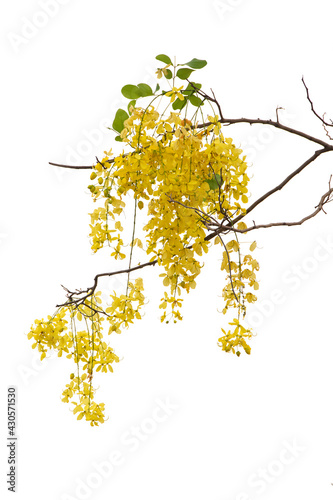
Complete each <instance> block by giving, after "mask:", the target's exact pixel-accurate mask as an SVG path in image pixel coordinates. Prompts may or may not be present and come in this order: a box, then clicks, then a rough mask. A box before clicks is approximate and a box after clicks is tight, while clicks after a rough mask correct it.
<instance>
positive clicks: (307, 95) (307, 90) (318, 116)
mask: <svg viewBox="0 0 333 500" xmlns="http://www.w3.org/2000/svg"><path fill="white" fill-rule="evenodd" d="M302 82H303V85H304V87H305V90H306V97H307V99H308V101H309V103H310V106H311V111H312V112H313V114H314V115H315V116H316V117H317V118H318V119H319V120H320V121H321V123H322V124H323V127H324V130H325V132H326V135H327V137H328V138H329V139H331V141H332V140H333V137H331V136H330V134H329V133H328V130H327V128H326V127H333V121H332V120H330V121H331V123H328V122H327V121H326V120H324V116H325V114H324V115H323V116H320V115H319V114H318V113H317V111H316V110H315V109H314V106H313V102H312V100H311V98H310V93H309V89H308V87H307V85H306V83H305V80H304V77H303V76H302Z"/></svg>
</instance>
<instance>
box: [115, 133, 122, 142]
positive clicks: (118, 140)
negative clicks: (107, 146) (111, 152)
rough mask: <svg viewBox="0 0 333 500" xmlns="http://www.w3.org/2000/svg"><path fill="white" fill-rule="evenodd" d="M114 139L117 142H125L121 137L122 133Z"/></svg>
mask: <svg viewBox="0 0 333 500" xmlns="http://www.w3.org/2000/svg"><path fill="white" fill-rule="evenodd" d="M114 140H115V141H117V142H123V140H122V138H121V137H120V135H117V137H115V138H114Z"/></svg>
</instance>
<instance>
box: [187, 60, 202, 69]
mask: <svg viewBox="0 0 333 500" xmlns="http://www.w3.org/2000/svg"><path fill="white" fill-rule="evenodd" d="M206 64H207V61H205V60H204V59H195V58H194V59H192V60H191V61H190V62H188V63H186V66H189V67H190V68H194V69H201V68H203V67H204V66H206Z"/></svg>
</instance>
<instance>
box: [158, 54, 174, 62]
mask: <svg viewBox="0 0 333 500" xmlns="http://www.w3.org/2000/svg"><path fill="white" fill-rule="evenodd" d="M155 59H157V60H158V61H162V62H164V63H165V64H172V62H171V59H170V57H169V56H166V55H165V54H160V55H158V56H156V58H155Z"/></svg>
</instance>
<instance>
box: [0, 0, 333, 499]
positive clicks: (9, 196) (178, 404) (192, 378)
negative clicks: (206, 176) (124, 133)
mask: <svg viewBox="0 0 333 500" xmlns="http://www.w3.org/2000/svg"><path fill="white" fill-rule="evenodd" d="M51 4H52V5H53V8H52V6H51ZM46 5H48V6H49V7H47V6H46ZM46 11H48V14H45V12H46ZM43 13H44V14H43ZM332 15H333V5H332V2H331V1H330V0H317V1H316V2H315V1H314V0H311V1H308V0H294V1H293V2H290V0H279V1H270V2H268V1H267V0H266V1H265V0H225V1H220V2H214V1H213V0H207V1H206V2H202V1H200V2H199V1H197V0H193V1H191V2H185V1H179V0H177V1H174V0H169V1H168V2H160V1H147V0H142V1H141V2H136V1H133V0H130V1H127V2H110V1H108V2H107V1H105V0H96V1H94V2H88V1H86V0H81V1H79V0H71V1H67V2H66V1H64V0H63V1H62V2H61V4H60V0H59V1H54V2H46V0H45V2H44V3H43V1H42V0H40V1H35V0H29V1H26V0H25V1H23V0H19V1H16V2H11V3H9V2H7V3H6V5H5V6H4V5H2V6H1V16H0V17H1V20H2V21H1V26H2V28H1V30H2V44H1V56H2V70H3V71H2V78H1V86H2V91H1V101H2V103H1V110H2V113H1V114H2V119H1V127H2V132H1V137H2V148H1V163H2V165H1V197H0V200H1V219H0V233H1V239H0V257H1V285H2V286H1V330H2V334H1V338H2V346H1V352H2V361H1V366H2V377H1V386H2V389H1V408H2V410H1V421H0V424H1V432H2V434H1V454H0V456H1V488H2V489H3V491H4V492H5V493H7V494H8V495H9V493H8V492H6V484H5V482H6V473H7V471H8V465H7V449H6V391H7V387H8V385H15V386H16V387H17V393H18V408H17V409H18V422H17V424H18V448H17V453H18V480H17V494H16V498H18V499H27V498H34V500H42V499H45V498H48V499H49V500H56V499H57V500H58V499H59V500H60V499H62V500H66V499H67V500H68V499H71V500H72V499H73V498H76V499H79V498H80V499H81V498H82V499H83V498H88V499H94V500H99V499H105V498H111V497H112V498H114V499H117V500H122V499H131V498H144V499H147V500H153V499H154V500H155V499H156V498H158V499H160V500H164V499H170V498H173V499H180V498H191V499H192V500H199V499H203V498H207V499H208V498H209V499H211V500H236V499H237V500H249V499H251V500H252V499H256V498H265V499H269V500H273V499H274V500H275V499H281V498H284V499H286V500H289V499H292V498H302V499H313V498H320V499H321V500H326V499H330V498H332V493H333V486H331V482H333V463H332V444H333V443H332V404H331V402H332V397H333V389H332V380H333V374H332V369H331V366H332V347H333V341H332V333H333V332H332V312H331V311H332V287H331V282H332V279H331V277H332V272H333V249H332V247H331V246H330V243H332V239H333V225H332V221H333V212H332V205H328V206H327V215H325V214H323V213H321V214H320V215H318V216H317V217H316V218H315V219H312V220H310V221H309V222H307V223H306V224H305V225H303V226H300V227H294V228H277V229H267V230H261V231H258V232H257V233H256V234H255V235H254V234H253V235H251V238H250V239H249V242H251V241H252V240H253V239H256V240H257V243H258V250H257V252H256V256H257V258H258V260H259V262H260V265H261V269H260V273H259V275H258V277H259V279H260V293H259V294H258V303H257V304H256V305H254V306H253V307H252V308H249V310H248V313H249V318H250V317H251V314H252V321H253V323H254V324H255V330H256V332H257V336H256V338H255V339H254V340H253V341H252V354H251V356H246V355H245V354H242V355H241V357H240V358H237V357H236V356H232V355H228V354H226V353H223V352H221V350H220V349H219V348H218V346H217V338H218V337H219V336H220V328H221V327H223V326H226V325H225V323H226V319H225V317H223V315H221V314H219V313H218V312H217V308H221V305H222V301H221V298H219V297H218V295H219V294H220V293H221V289H222V287H223V286H224V283H225V281H224V276H222V273H221V272H219V271H218V269H219V262H218V258H219V256H218V255H217V254H216V253H215V254H214V251H213V252H212V254H209V255H208V258H207V264H206V266H205V269H204V271H203V273H202V275H201V276H200V278H199V279H198V286H197V289H196V290H195V291H193V293H191V294H190V295H188V296H186V297H183V298H184V299H185V304H184V306H183V313H184V320H183V322H181V323H179V324H177V325H166V326H165V325H162V324H161V323H160V321H159V314H160V310H158V307H157V306H158V303H159V298H160V296H162V293H163V287H162V286H160V285H159V283H158V280H157V277H158V274H159V272H161V271H160V270H159V269H155V268H154V269H146V270H145V271H144V272H142V273H141V275H142V277H143V278H144V279H145V284H146V295H147V298H148V299H149V300H150V302H149V304H148V306H147V308H146V316H145V317H144V319H143V320H142V321H141V322H138V323H136V324H135V325H133V327H132V328H130V329H129V330H127V331H124V332H123V333H122V334H121V335H120V336H115V338H111V339H110V341H111V345H112V346H114V347H115V350H116V352H117V353H118V355H119V356H120V357H121V358H123V361H122V362H121V363H119V364H118V365H117V366H116V367H115V372H114V374H111V375H108V376H107V375H106V376H104V377H103V378H102V379H101V384H100V389H99V391H98V393H97V400H99V401H104V402H105V403H106V409H107V414H108V415H109V420H108V421H107V422H106V423H105V424H104V425H102V426H100V427H99V428H91V427H90V426H89V425H88V424H87V423H86V422H84V421H81V422H78V421H77V420H76V419H75V417H74V416H73V415H72V414H71V412H70V411H69V405H66V404H64V403H62V402H61V400H60V396H61V392H62V390H63V388H64V386H65V384H66V383H67V381H68V375H69V373H70V372H71V371H72V366H71V364H70V362H69V361H68V360H66V359H61V360H59V359H58V358H51V359H46V360H44V361H43V363H40V362H39V361H38V357H36V353H35V352H34V351H33V350H32V349H31V342H30V341H28V340H27V337H26V334H27V333H28V331H29V329H30V325H31V324H32V322H33V321H34V319H36V318H42V317H46V316H47V315H48V314H52V313H53V312H54V309H55V305H56V304H57V303H59V302H61V301H62V300H63V299H64V295H63V290H62V288H61V287H60V285H61V284H63V285H65V286H67V287H69V288H76V287H87V286H89V285H91V284H92V281H93V277H94V275H95V274H96V273H98V272H104V271H107V270H112V269H113V267H112V266H114V264H113V262H112V261H110V259H109V258H108V256H107V252H106V253H105V254H101V255H98V254H97V255H92V253H91V250H90V246H89V240H88V236H87V235H88V231H89V226H88V224H89V216H88V213H89V212H90V211H92V209H93V204H92V201H91V197H90V195H89V193H88V191H87V189H86V186H87V185H88V184H89V171H88V172H87V171H71V170H60V169H57V168H55V167H51V166H49V165H48V162H49V161H54V162H60V163H72V164H73V163H74V162H75V161H77V162H79V163H80V164H83V165H89V164H91V162H93V161H94V157H95V155H98V156H100V155H101V154H102V152H103V150H104V149H109V148H110V147H113V145H114V142H113V134H112V133H111V132H110V131H108V130H107V129H106V128H105V125H110V123H111V122H112V120H113V116H114V113H115V110H116V109H117V108H118V107H119V106H120V105H122V104H124V100H123V98H122V96H121V93H120V89H121V87H122V86H123V85H125V84H127V83H139V82H147V83H149V84H150V85H152V86H153V85H154V72H155V70H156V63H157V62H156V61H155V59H154V58H155V56H156V55H157V54H160V53H166V54H168V55H170V56H171V57H173V56H176V57H177V61H178V62H186V61H189V60H190V59H192V58H193V57H196V58H201V59H207V61H208V65H207V66H206V68H204V69H203V70H200V71H199V72H198V75H197V80H199V81H201V82H202V83H203V84H204V87H205V88H206V90H207V91H209V89H210V88H212V89H213V90H214V92H215V94H216V96H217V97H218V99H219V100H220V102H221V105H222V109H223V111H224V114H225V116H227V117H230V118H236V117H241V116H246V117H251V118H256V117H260V118H274V117H275V108H276V106H282V107H284V108H285V112H284V113H283V112H282V114H281V120H282V121H283V117H285V123H288V124H289V125H290V126H292V127H295V128H298V129H301V130H303V131H305V132H308V133H310V134H314V135H316V136H318V137H321V138H322V139H324V140H325V138H326V136H325V133H324V131H323V130H322V127H321V126H320V123H319V121H318V120H317V119H316V118H315V117H314V115H313V114H312V113H311V111H310V107H309V104H308V102H307V101H306V95H305V91H304V87H303V86H302V82H301V77H302V75H304V77H305V79H306V82H307V84H308V86H309V88H310V91H311V95H312V98H313V100H314V102H315V105H316V108H317V109H318V112H319V113H321V114H322V113H324V112H325V111H326V112H327V113H328V116H331V117H333V105H332V85H333V72H332V64H331V61H332V29H331V28H332ZM31 23H32V24H31ZM41 25H43V26H41ZM36 26H38V27H36ZM20 37H21V38H20ZM98 131H99V132H98ZM225 134H226V136H232V137H233V138H234V140H235V142H236V143H237V144H238V145H239V144H241V145H242V146H243V148H244V150H246V148H247V149H248V153H249V157H250V155H251V160H252V167H251V169H250V172H251V175H252V176H253V178H252V180H251V186H250V191H251V193H252V197H251V200H252V201H254V200H255V199H256V198H257V197H258V196H260V195H261V194H263V193H264V192H266V191H267V190H268V189H271V188H272V187H274V186H275V185H276V184H278V183H279V182H281V181H282V180H283V179H284V178H285V177H286V176H287V175H288V174H289V173H290V172H291V171H293V170H294V169H295V168H297V166H298V165H300V164H301V163H302V162H303V161H304V160H305V159H306V158H307V157H309V156H310V155H311V154H312V153H313V152H314V151H315V150H316V149H318V147H317V146H316V145H315V144H310V143H307V142H306V141H305V140H302V139H300V138H297V137H288V135H287V134H285V133H283V132H280V131H277V130H275V129H267V128H265V127H263V126H261V125H259V126H252V127H250V126H242V127H238V128H237V127H228V128H227V130H226V132H225ZM326 139H327V138H326ZM327 140H328V139H327ZM251 143H252V146H251ZM332 158H333V157H332V154H331V155H328V154H327V155H324V156H322V157H321V158H320V159H319V160H318V162H316V163H315V164H313V165H311V166H309V167H308V169H307V171H305V172H303V173H302V174H300V175H299V176H298V177H297V178H296V179H294V180H293V181H292V182H291V183H290V185H288V186H287V187H286V188H285V190H284V192H283V193H277V194H275V195H274V196H272V198H271V199H270V200H269V201H267V203H265V205H262V207H258V209H256V211H253V212H252V214H253V218H254V219H255V221H256V223H264V222H270V221H282V220H288V221H293V220H298V219H301V218H302V217H303V216H304V215H307V214H308V213H310V212H311V211H312V210H313V209H314V206H315V205H316V204H317V203H318V201H319V199H320V197H321V195H322V194H323V193H324V192H325V191H327V189H328V180H329V176H330V174H331V172H332ZM213 250H214V249H213ZM140 258H141V257H140ZM138 259H139V257H138ZM142 260H143V259H142ZM119 286H121V282H120V283H119V282H117V281H116V280H114V281H112V280H110V281H108V280H105V281H103V283H101V289H102V290H103V293H107V292H109V293H110V292H111V291H112V290H113V288H114V287H119ZM276 297H278V302H279V303H276V302H277V300H276ZM273 299H274V300H275V303H274V301H273ZM167 400H169V402H170V403H171V404H172V409H171V410H170V411H169V415H168V414H167V413H163V410H157V407H158V401H164V402H165V401H167ZM157 411H159V413H158V415H160V416H161V415H165V419H164V421H163V422H158V423H155V424H154V421H153V420H151V419H152V417H153V416H154V415H155V416H156V415H157ZM135 427H139V428H140V427H141V431H140V432H141V440H139V439H137V438H135V439H133V438H132V437H131V436H132V433H133V432H135ZM129 437H131V439H132V441H128V439H129ZM130 443H131V444H130ZM290 448H292V449H293V451H290ZM116 452H119V454H120V455H121V457H122V458H121V460H120V461H121V464H119V463H118V462H117V463H116V464H115V465H114V467H113V470H111V459H112V456H113V454H114V453H116ZM8 498H9V496H8ZM10 498H12V497H10Z"/></svg>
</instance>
